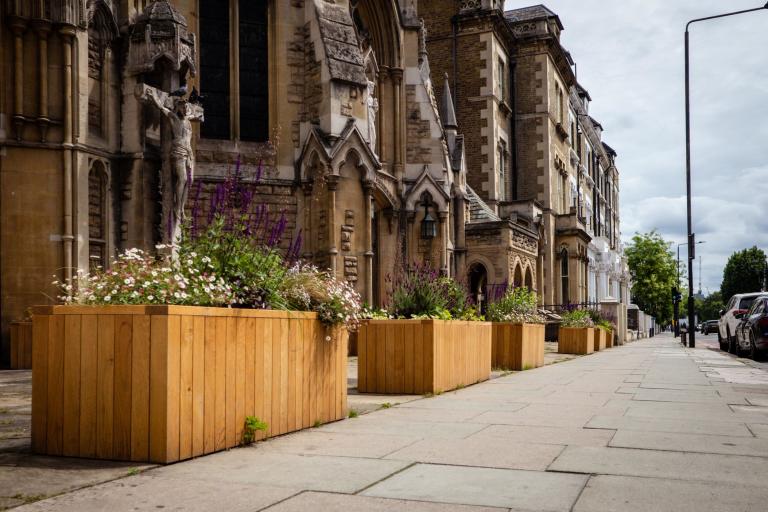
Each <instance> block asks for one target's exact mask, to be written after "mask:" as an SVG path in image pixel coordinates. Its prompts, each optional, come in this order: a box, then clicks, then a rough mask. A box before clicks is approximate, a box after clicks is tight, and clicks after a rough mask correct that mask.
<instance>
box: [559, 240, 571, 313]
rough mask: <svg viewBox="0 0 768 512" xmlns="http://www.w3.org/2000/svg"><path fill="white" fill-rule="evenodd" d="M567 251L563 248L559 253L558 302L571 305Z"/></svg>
mask: <svg viewBox="0 0 768 512" xmlns="http://www.w3.org/2000/svg"><path fill="white" fill-rule="evenodd" d="M568 263H569V262H568V249H566V248H565V247H563V250H562V251H560V302H561V304H570V303H571V291H570V281H569V279H570V276H569V264H568Z"/></svg>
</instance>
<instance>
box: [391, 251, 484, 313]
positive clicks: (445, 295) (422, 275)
mask: <svg viewBox="0 0 768 512" xmlns="http://www.w3.org/2000/svg"><path fill="white" fill-rule="evenodd" d="M389 312H390V313H391V314H392V315H393V316H394V317H395V318H412V319H435V320H454V319H475V318H478V315H477V312H476V310H475V308H474V307H473V306H472V305H471V304H470V301H469V296H468V294H467V291H466V289H464V287H463V286H462V285H461V284H459V283H457V282H456V281H455V280H454V279H452V278H450V277H446V276H441V275H440V272H439V271H437V270H435V269H433V268H431V267H429V266H428V265H418V264H414V265H410V266H406V267H404V268H400V269H399V270H398V272H397V274H396V276H395V277H394V278H393V279H392V302H391V305H390V308H389Z"/></svg>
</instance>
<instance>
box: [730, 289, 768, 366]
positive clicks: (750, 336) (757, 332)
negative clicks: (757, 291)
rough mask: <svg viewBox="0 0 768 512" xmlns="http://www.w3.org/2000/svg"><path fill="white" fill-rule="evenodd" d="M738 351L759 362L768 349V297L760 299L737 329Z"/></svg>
mask: <svg viewBox="0 0 768 512" xmlns="http://www.w3.org/2000/svg"><path fill="white" fill-rule="evenodd" d="M736 339H737V343H738V345H737V348H736V349H737V350H738V351H740V352H745V353H747V354H749V357H751V358H752V359H755V360H757V359H758V358H759V357H760V356H761V355H762V354H763V353H765V351H766V349H768V296H761V297H758V298H757V300H755V302H754V303H753V304H752V307H750V308H749V311H747V313H746V314H744V317H743V319H742V321H741V323H739V326H738V328H737V329H736Z"/></svg>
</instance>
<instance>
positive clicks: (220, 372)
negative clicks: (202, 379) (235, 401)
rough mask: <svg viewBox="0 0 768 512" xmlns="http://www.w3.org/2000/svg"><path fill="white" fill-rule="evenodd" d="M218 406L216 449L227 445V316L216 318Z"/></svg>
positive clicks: (216, 409)
mask: <svg viewBox="0 0 768 512" xmlns="http://www.w3.org/2000/svg"><path fill="white" fill-rule="evenodd" d="M215 322H216V406H215V412H216V413H215V415H214V416H215V421H214V441H215V446H216V450H217V451H218V450H223V449H225V448H226V446H227V329H228V324H229V322H228V319H227V318H216V319H215Z"/></svg>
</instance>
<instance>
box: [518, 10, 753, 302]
mask: <svg viewBox="0 0 768 512" xmlns="http://www.w3.org/2000/svg"><path fill="white" fill-rule="evenodd" d="M761 3H762V2H761V1H760V0H729V1H728V2H722V1H717V0H684V1H676V2H670V1H668V0H623V1H621V2H617V1H611V0H579V1H578V2H575V1H574V0H549V1H547V2H546V5H547V7H549V8H550V9H552V10H553V11H555V12H556V13H558V14H559V15H560V18H561V20H562V22H563V25H564V26H565V31H564V32H563V36H562V42H563V45H564V46H565V47H566V48H568V50H569V51H571V53H572V54H573V56H574V59H575V60H576V62H577V63H578V71H579V80H580V81H581V83H582V84H583V85H584V86H585V87H586V88H587V90H589V91H590V94H591V96H592V98H593V102H592V105H591V107H590V108H591V112H590V113H591V114H592V115H593V116H594V117H595V118H597V119H598V120H600V122H601V123H602V124H603V126H604V128H605V133H604V139H605V141H606V142H607V143H608V144H610V145H611V146H612V147H614V148H615V149H616V150H617V151H618V153H619V160H618V166H619V170H620V172H621V208H622V231H623V233H624V238H625V239H629V238H631V236H632V234H634V232H636V231H639V232H647V231H650V230H652V229H658V230H659V232H660V233H661V234H662V235H664V236H665V237H666V238H667V239H669V240H671V241H674V242H675V243H680V242H684V241H685V237H686V235H685V234H686V217H685V124H684V120H685V119H684V108H683V107H684V101H683V100H684V97H683V76H684V75H683V33H684V30H685V24H686V22H687V21H688V20H690V19H693V18H698V17H702V16H709V15H713V14H720V13H723V12H728V11H735V10H740V9H749V8H753V7H759V6H760V4H761ZM506 4H507V8H514V7H521V6H523V5H528V4H525V3H521V2H512V1H510V0H507V2H506ZM767 28H768V11H766V12H765V13H762V12H758V13H753V14H746V15H741V16H737V17H732V18H727V19H722V20H718V21H714V22H706V23H702V24H696V25H694V26H693V28H692V29H691V50H692V52H691V54H692V58H691V64H692V73H691V79H692V82H691V83H692V88H691V91H692V103H691V105H692V113H693V115H692V140H693V146H692V149H693V192H694V199H693V212H694V230H695V231H696V232H697V235H698V239H699V240H706V241H707V243H706V244H705V245H700V246H699V247H698V254H699V255H700V256H701V257H702V261H703V265H702V274H703V276H702V281H703V288H704V289H705V291H706V290H707V289H709V290H711V291H715V290H717V289H718V288H719V286H720V282H721V280H722V270H723V267H724V265H725V262H726V261H727V259H728V256H729V255H730V254H731V253H732V252H734V251H737V250H740V249H743V248H746V247H751V246H753V245H757V246H758V247H763V248H766V247H768V215H766V214H765V208H763V207H762V204H763V203H764V201H765V199H766V198H767V197H768V179H767V178H768V164H766V157H765V154H766V152H765V147H766V142H767V141H768V80H766V78H767V77H766V70H767V69H768V57H766V55H767V54H766V52H765V48H766V47H768V30H766V29H767ZM683 250H685V249H684V248H683ZM695 277H696V282H698V265H697V266H696V272H695Z"/></svg>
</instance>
